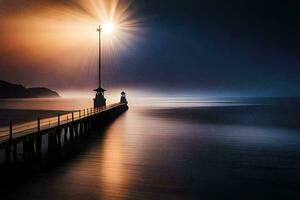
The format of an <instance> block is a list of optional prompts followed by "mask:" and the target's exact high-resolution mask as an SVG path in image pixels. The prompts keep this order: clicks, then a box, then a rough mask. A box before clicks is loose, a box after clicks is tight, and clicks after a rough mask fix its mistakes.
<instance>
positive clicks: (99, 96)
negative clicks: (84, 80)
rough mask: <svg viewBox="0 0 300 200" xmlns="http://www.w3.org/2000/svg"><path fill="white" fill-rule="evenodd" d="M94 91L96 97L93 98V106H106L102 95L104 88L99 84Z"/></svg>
mask: <svg viewBox="0 0 300 200" xmlns="http://www.w3.org/2000/svg"><path fill="white" fill-rule="evenodd" d="M94 91H95V92H96V97H95V98H94V107H95V108H97V107H102V106H106V99H105V97H104V92H105V89H103V88H102V87H100V86H99V87H98V88H97V89H95V90H94Z"/></svg>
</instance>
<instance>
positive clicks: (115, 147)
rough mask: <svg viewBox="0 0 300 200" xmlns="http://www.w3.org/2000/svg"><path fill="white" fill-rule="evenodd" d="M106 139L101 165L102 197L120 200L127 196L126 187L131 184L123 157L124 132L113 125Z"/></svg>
mask: <svg viewBox="0 0 300 200" xmlns="http://www.w3.org/2000/svg"><path fill="white" fill-rule="evenodd" d="M107 132H108V133H109V134H107V135H106V137H105V139H104V146H103V163H102V165H101V169H100V170H101V171H100V173H101V176H100V177H101V180H100V182H101V190H102V191H101V195H103V196H104V197H105V198H104V199H120V198H123V197H124V196H126V189H125V188H126V187H125V186H126V185H128V184H129V179H128V176H127V175H126V173H125V171H124V170H125V167H124V161H125V160H124V156H123V151H124V149H123V147H122V145H123V143H124V141H123V139H124V138H123V136H122V134H123V132H122V130H120V127H119V126H114V125H112V126H111V127H110V128H109V129H108V131H107Z"/></svg>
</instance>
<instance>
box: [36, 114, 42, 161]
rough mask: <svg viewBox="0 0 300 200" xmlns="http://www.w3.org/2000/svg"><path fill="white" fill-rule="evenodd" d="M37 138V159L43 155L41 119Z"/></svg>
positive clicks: (38, 122)
mask: <svg viewBox="0 0 300 200" xmlns="http://www.w3.org/2000/svg"><path fill="white" fill-rule="evenodd" d="M37 131H38V132H37V137H36V143H35V148H36V153H37V157H38V158H40V157H41V153H42V136H41V119H40V118H38V119H37Z"/></svg>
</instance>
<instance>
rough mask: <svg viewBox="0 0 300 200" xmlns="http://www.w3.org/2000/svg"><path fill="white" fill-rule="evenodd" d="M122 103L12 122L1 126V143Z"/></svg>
mask: <svg viewBox="0 0 300 200" xmlns="http://www.w3.org/2000/svg"><path fill="white" fill-rule="evenodd" d="M120 105H121V104H120V103H116V104H112V105H109V106H103V107H99V108H88V109H82V110H77V111H73V112H70V113H66V114H58V115H57V116H53V117H49V118H38V119H36V120H34V121H29V122H23V123H10V124H9V125H8V126H4V127H0V144H1V143H3V142H7V141H9V140H13V139H16V138H19V137H22V136H26V135H29V134H32V133H36V132H37V133H38V132H40V131H45V130H48V129H51V128H55V127H58V126H62V125H65V124H68V123H71V122H74V121H77V120H82V119H84V118H87V117H90V116H93V115H96V114H99V113H101V112H104V111H106V110H109V109H112V108H114V107H117V106H120Z"/></svg>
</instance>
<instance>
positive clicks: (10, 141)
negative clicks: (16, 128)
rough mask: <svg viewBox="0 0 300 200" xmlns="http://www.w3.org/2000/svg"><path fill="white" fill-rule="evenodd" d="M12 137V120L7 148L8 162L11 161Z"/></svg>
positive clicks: (6, 159) (6, 157)
mask: <svg viewBox="0 0 300 200" xmlns="http://www.w3.org/2000/svg"><path fill="white" fill-rule="evenodd" d="M12 139H13V129H12V122H10V123H9V142H8V145H7V147H6V148H5V161H6V163H7V164H9V163H10V153H11V145H12Z"/></svg>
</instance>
